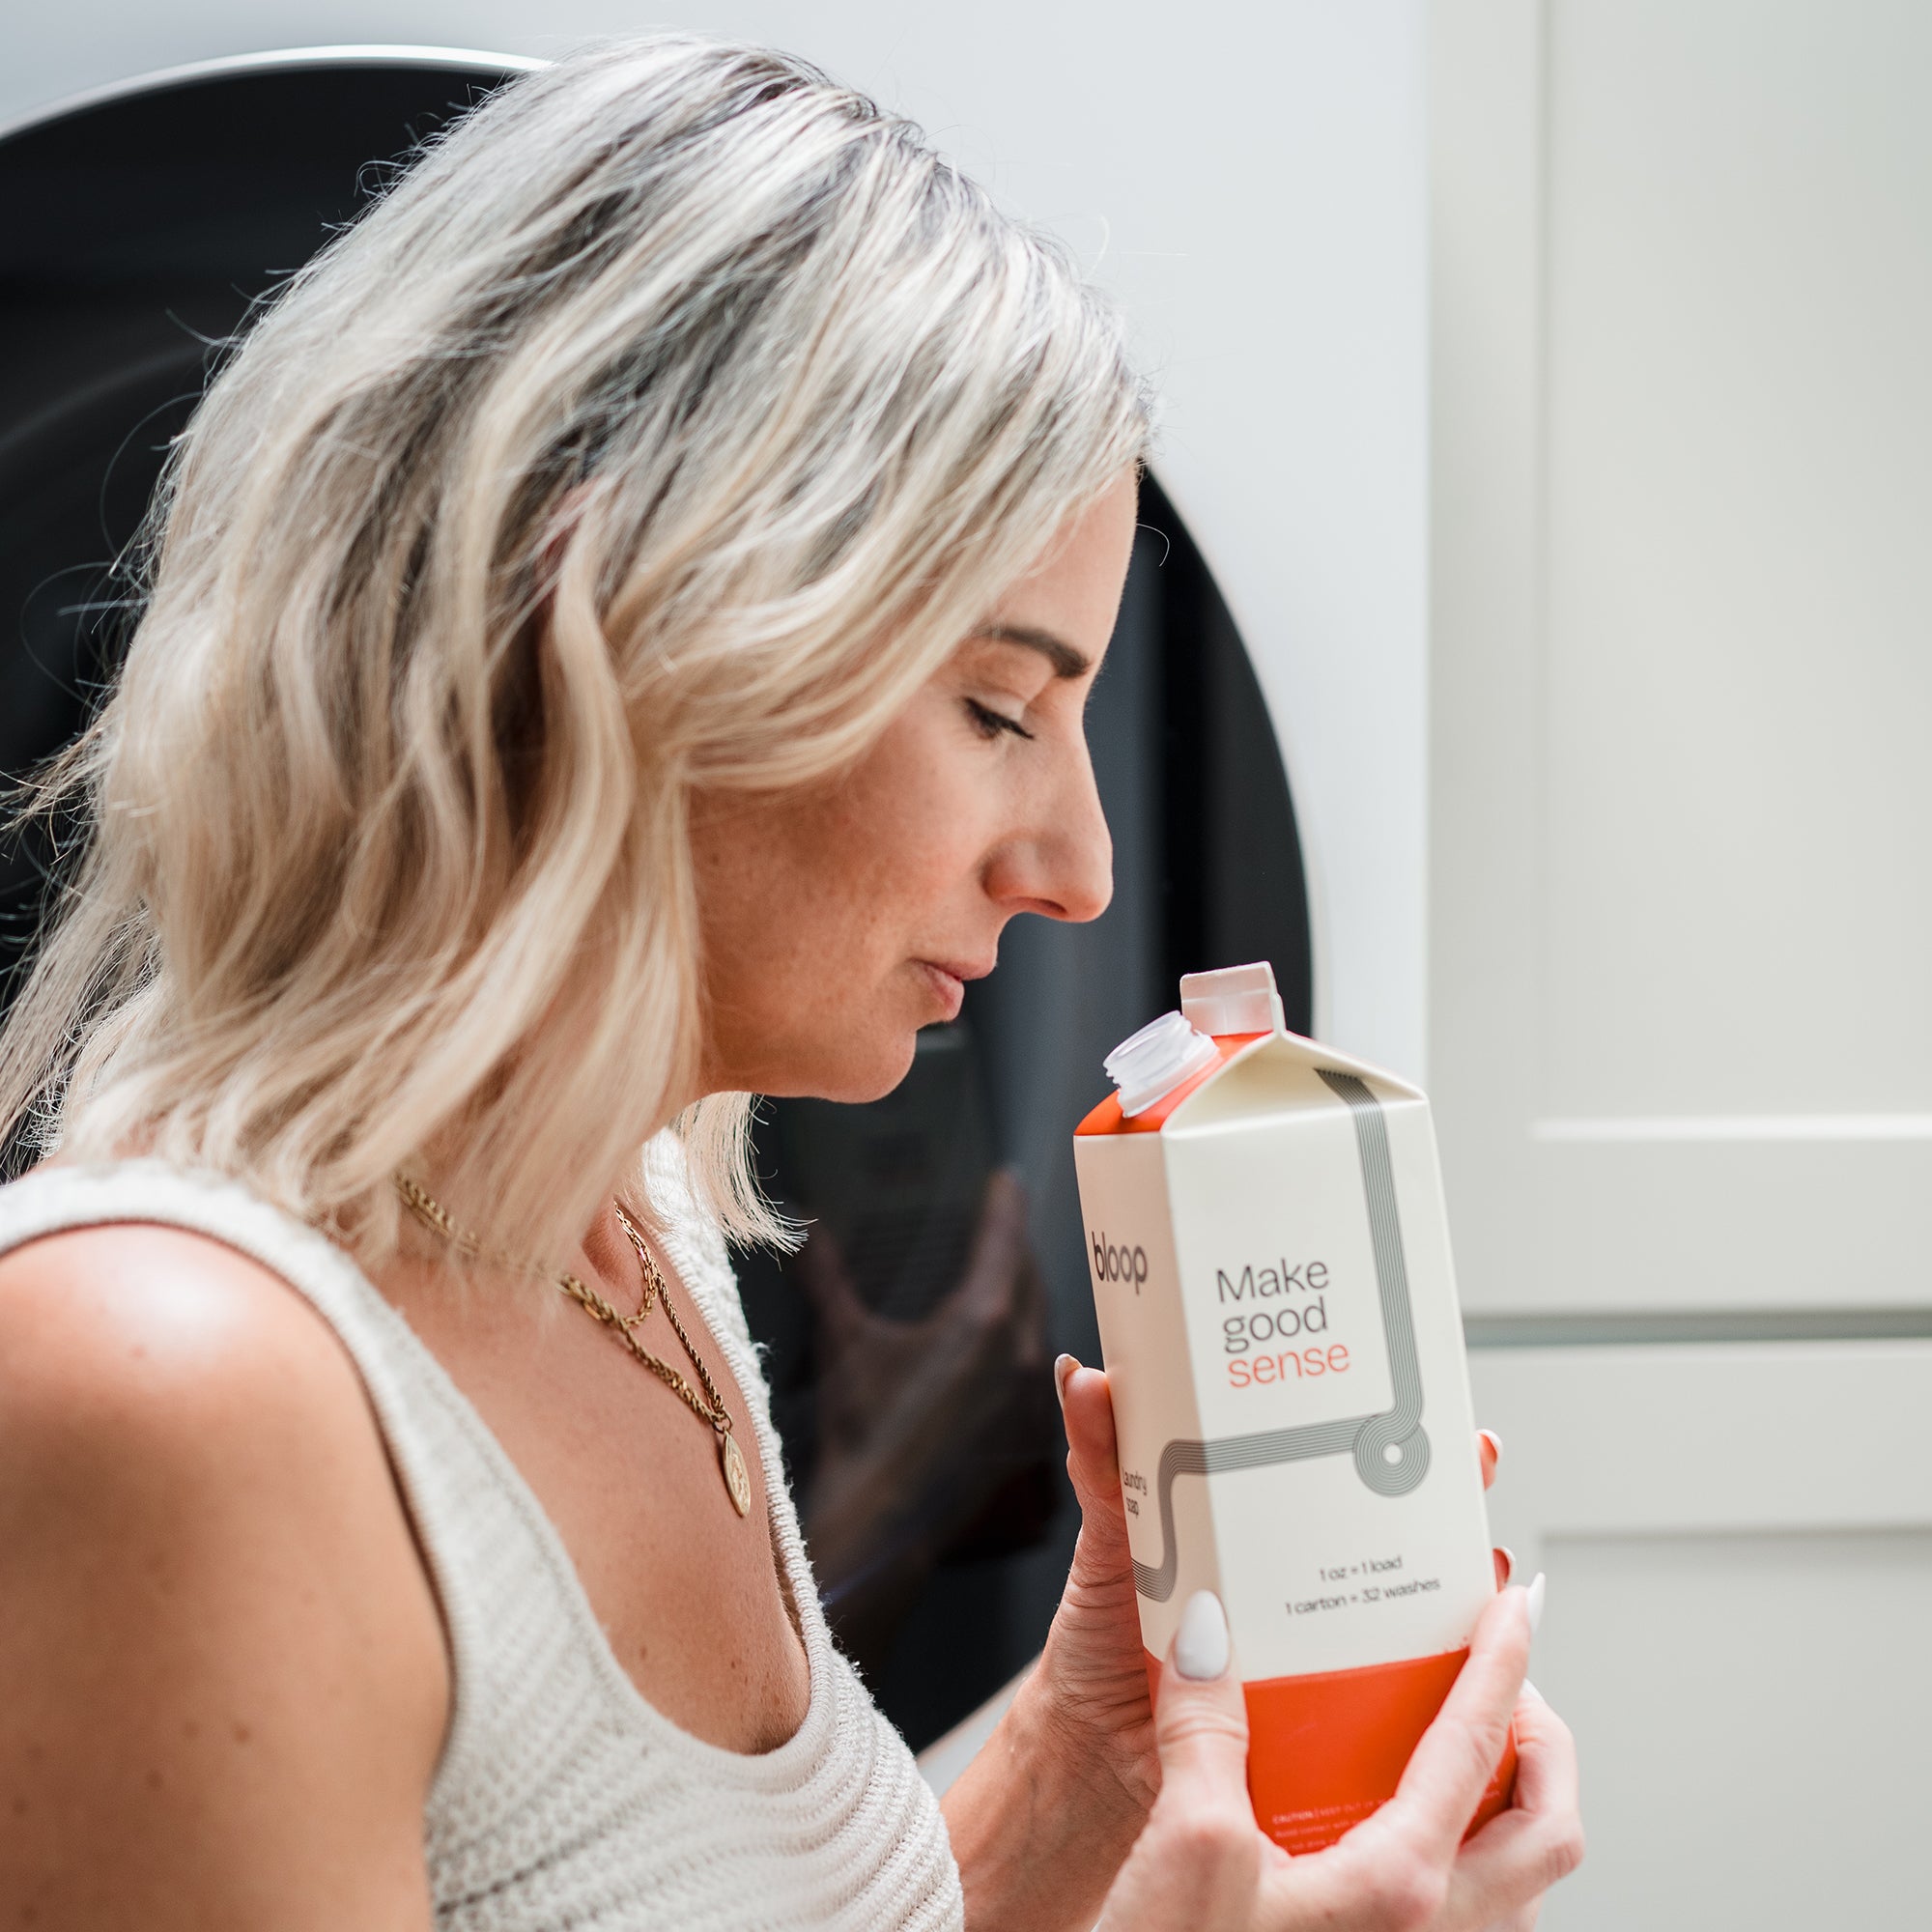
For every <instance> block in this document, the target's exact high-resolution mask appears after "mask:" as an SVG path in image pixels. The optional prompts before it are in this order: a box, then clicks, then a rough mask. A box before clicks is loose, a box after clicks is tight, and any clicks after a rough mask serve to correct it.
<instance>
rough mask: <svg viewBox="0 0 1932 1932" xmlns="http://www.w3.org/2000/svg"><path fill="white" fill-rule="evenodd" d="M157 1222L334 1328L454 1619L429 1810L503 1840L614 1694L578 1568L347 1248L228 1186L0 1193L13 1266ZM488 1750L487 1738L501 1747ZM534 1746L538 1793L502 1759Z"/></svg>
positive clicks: (123, 1181) (148, 1184) (65, 1183)
mask: <svg viewBox="0 0 1932 1932" xmlns="http://www.w3.org/2000/svg"><path fill="white" fill-rule="evenodd" d="M128 1222H145V1223H154V1224H158V1225H161V1226H165V1227H173V1228H184V1229H190V1230H192V1231H193V1232H195V1233H197V1234H202V1235H207V1236H212V1237H213V1239H215V1240H218V1241H220V1242H221V1243H222V1244H223V1245H224V1246H227V1247H231V1248H234V1249H236V1250H237V1251H238V1252H240V1253H241V1254H244V1255H248V1256H250V1257H251V1258H252V1259H254V1260H255V1261H258V1262H260V1263H261V1264H263V1266H265V1267H267V1268H270V1269H272V1270H273V1272H274V1273H276V1274H277V1275H279V1276H280V1277H281V1278H282V1279H283V1280H284V1281H286V1282H287V1283H288V1284H289V1285H290V1286H291V1287H292V1288H294V1289H295V1290H296V1291H297V1292H298V1293H300V1294H301V1295H302V1297H303V1298H304V1299H305V1300H306V1301H308V1303H309V1304H310V1305H311V1306H312V1307H313V1308H314V1309H315V1311H316V1312H317V1314H319V1315H320V1316H321V1317H322V1319H323V1320H324V1321H327V1323H328V1325H329V1327H330V1328H331V1329H333V1330H334V1332H335V1334H336V1335H337V1337H338V1338H339V1339H340V1341H341V1343H342V1346H343V1347H344V1348H345V1349H346V1350H348V1352H349V1355H350V1357H351V1359H352V1360H353V1361H354V1362H355V1367H356V1370H357V1372H358V1374H359V1375H360V1377H361V1379H362V1385H363V1387H364V1389H365V1390H366V1391H367V1394H368V1398H369V1403H370V1406H371V1407H372V1408H373V1409H374V1411H375V1414H376V1419H377V1422H378V1424H379V1426H380V1428H381V1430H382V1433H383V1436H384V1443H385V1444H386V1447H387V1450H388V1455H389V1460H390V1463H391V1466H392V1467H393V1468H394V1470H395V1473H396V1478H397V1482H398V1485H399V1487H400V1489H401V1491H402V1493H403V1496H404V1499H405V1502H406V1504H407V1506H408V1509H409V1512H410V1516H411V1518H412V1521H413V1523H414V1526H415V1531H416V1536H417V1540H418V1542H419V1544H420V1546H421V1548H422V1549H423V1552H424V1556H425V1558H426V1560H427V1563H428V1566H429V1571H430V1576H431V1578H432V1581H433V1582H434V1584H435V1587H436V1591H437V1595H438V1598H439V1600H440V1605H441V1608H442V1615H443V1622H444V1626H445V1629H446V1631H447V1634H448V1638H449V1645H450V1652H451V1678H452V1685H451V1694H452V1709H451V1712H450V1721H449V1728H448V1731H447V1733H446V1736H445V1739H444V1744H443V1752H442V1757H441V1761H440V1765H439V1768H438V1772H437V1776H436V1783H435V1787H434V1789H433V1791H432V1796H431V1801H430V1807H429V1826H430V1833H431V1836H432V1838H434V1837H435V1836H436V1835H437V1833H436V1823H437V1813H438V1804H437V1793H439V1792H441V1791H444V1790H448V1789H452V1788H454V1789H456V1790H460V1791H461V1792H462V1794H463V1797H462V1810H463V1812H464V1826H465V1834H466V1835H467V1834H468V1833H470V1832H476V1831H479V1830H480V1831H486V1832H487V1831H488V1830H489V1829H490V1826H491V1823H492V1820H491V1819H490V1818H489V1817H488V1816H487V1812H488V1811H489V1809H491V1808H492V1807H490V1806H489V1805H488V1804H487V1802H486V1803H485V1804H484V1805H483V1807H482V1813H483V1814H484V1815H479V1806H478V1801H479V1799H487V1794H488V1792H489V1791H490V1789H491V1787H492V1786H500V1787H502V1789H501V1796H502V1798H503V1800H504V1802H505V1804H513V1803H514V1802H515V1800H514V1796H513V1790H512V1788H511V1787H514V1786H517V1785H521V1784H522V1783H523V1781H524V1778H525V1777H527V1776H529V1775H530V1774H531V1773H535V1774H536V1775H537V1776H541V1775H542V1765H541V1760H542V1759H543V1758H544V1757H545V1755H546V1754H547V1752H546V1747H547V1746H548V1745H554V1748H556V1749H557V1750H558V1751H559V1752H560V1751H561V1750H562V1749H563V1748H564V1747H565V1743H566V1741H567V1740H568V1738H569V1737H570V1735H571V1733H572V1729H573V1724H574V1721H575V1720H576V1719H580V1718H581V1717H582V1708H583V1706H584V1704H586V1703H594V1702H596V1701H597V1700H599V1699H600V1698H601V1697H602V1696H603V1695H604V1694H605V1687H603V1686H602V1685H601V1684H600V1683H599V1682H598V1681H597V1680H598V1673H597V1672H596V1671H595V1670H594V1669H586V1668H585V1667H584V1663H585V1660H584V1658H583V1656H582V1648H583V1646H582V1641H581V1637H582V1633H581V1632H580V1631H579V1630H578V1628H577V1625H578V1619H577V1618H576V1617H575V1616H574V1615H572V1614H570V1609H571V1606H572V1600H574V1599H575V1598H576V1597H577V1596H578V1595H579V1594H580V1593H579V1591H578V1588H577V1585H576V1578H575V1574H574V1573H573V1572H571V1571H570V1570H569V1559H568V1557H567V1556H566V1555H565V1554H564V1552H563V1550H562V1547H561V1545H560V1544H559V1543H558V1542H557V1540H556V1537H555V1534H554V1530H553V1529H552V1528H551V1525H550V1524H549V1522H548V1520H546V1519H544V1517H543V1515H542V1513H541V1510H540V1509H538V1508H537V1506H536V1503H535V1499H534V1498H533V1497H532V1496H531V1495H530V1493H529V1492H528V1489H527V1487H526V1485H525V1484H524V1483H523V1481H522V1479H521V1478H520V1477H519V1476H518V1474H517V1473H516V1470H515V1467H514V1465H513V1464H511V1463H510V1462H509V1460H508V1458H507V1457H506V1456H505V1455H504V1453H503V1451H502V1449H501V1447H500V1446H499V1445H498V1444H497V1440H496V1438H495V1437H494V1436H493V1435H491V1434H490V1432H489V1430H488V1429H487V1428H486V1427H485V1426H484V1424H483V1422H482V1419H481V1418H480V1417H479V1416H478V1415H477V1414H476V1412H475V1410H474V1409H473V1408H472V1407H471V1406H470V1405H469V1402H468V1401H467V1400H466V1399H465V1397H464V1396H463V1394H462V1392H461V1391H460V1390H459V1389H458V1388H457V1387H456V1385H455V1383H454V1382H452V1381H451V1380H450V1378H449V1377H448V1375H447V1373H446V1372H445V1371H444V1369H443V1368H442V1365H441V1364H440V1362H438V1361H437V1359H436V1357H435V1356H434V1355H433V1354H431V1352H430V1351H429V1350H428V1349H427V1348H425V1347H424V1346H423V1344H422V1343H421V1342H420V1341H419V1340H418V1339H417V1338H416V1336H415V1334H414V1332H413V1331H412V1329H411V1327H410V1325H409V1323H408V1322H407V1321H404V1319H403V1318H402V1316H401V1315H400V1314H399V1313H398V1312H397V1311H396V1310H395V1309H394V1308H393V1307H391V1306H390V1304H389V1303H388V1302H387V1301H385V1300H384V1298H383V1296H382V1294H381V1293H379V1292H378V1291H377V1290H376V1288H375V1287H374V1285H373V1284H372V1283H371V1282H370V1281H369V1279H368V1277H367V1276H366V1275H364V1274H363V1273H362V1271H361V1269H360V1268H358V1267H357V1266H356V1265H355V1262H354V1261H353V1260H351V1259H350V1257H349V1256H348V1255H346V1254H345V1253H344V1252H343V1251H342V1250H341V1249H340V1248H338V1247H336V1246H334V1244H333V1243H331V1242H330V1241H328V1240H327V1239H325V1238H324V1237H323V1236H321V1235H319V1234H317V1233H316V1231H315V1230H314V1229H312V1228H309V1227H307V1226H305V1225H304V1224H303V1223H301V1222H299V1221H298V1220H296V1219H294V1218H293V1217H292V1216H290V1215H288V1214H285V1213H283V1212H282V1211H281V1210H280V1209H278V1208H273V1207H271V1206H270V1204H269V1203H268V1202H266V1201H263V1200H261V1199H260V1198H259V1197H257V1196H256V1195H254V1194H252V1193H250V1192H249V1191H248V1190H247V1189H246V1188H244V1187H242V1186H241V1184H240V1183H238V1182H236V1181H234V1180H230V1179H226V1178H224V1177H221V1176H217V1175H211V1174H205V1173H194V1172H186V1171H184V1170H182V1169H180V1168H176V1167H172V1166H169V1165H168V1164H167V1163H165V1162H162V1161H156V1160H129V1161H117V1162H113V1163H109V1164H103V1165H98V1166H81V1165H76V1166H72V1167H65V1166H52V1167H45V1168H41V1169H39V1170H37V1171H36V1172H34V1173H33V1174H31V1175H28V1176H27V1177H25V1178H24V1179H21V1180H18V1181H15V1182H14V1183H13V1184H12V1185H11V1186H8V1187H4V1188H0V1254H4V1253H6V1252H7V1251H8V1250H9V1249H12V1248H16V1247H19V1246H21V1245H22V1244H24V1243H25V1242H28V1241H31V1240H35V1239H38V1238H39V1237H41V1236H44V1235H51V1234H56V1233H59V1232H62V1231H64V1230H68V1229H73V1228H81V1227H98V1226H104V1225H108V1224H113V1223H128ZM486 1733H487V1737H486V1735H485V1734H486ZM505 1737H508V1738H514V1739H516V1740H518V1742H519V1746H520V1752H519V1755H520V1756H521V1757H522V1758H523V1762H522V1764H521V1765H520V1766H519V1767H518V1769H519V1771H520V1773H521V1774H522V1776H517V1777H513V1778H508V1779H506V1778H505V1777H504V1772H505V1771H506V1769H508V1768H507V1767H505V1766H504V1765H502V1763H501V1762H500V1752H499V1749H498V1748H493V1747H492V1741H496V1744H497V1746H498V1747H499V1746H500V1741H501V1740H502V1739H503V1738H505Z"/></svg>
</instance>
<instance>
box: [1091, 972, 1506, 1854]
mask: <svg viewBox="0 0 1932 1932" xmlns="http://www.w3.org/2000/svg"><path fill="white" fill-rule="evenodd" d="M1181 991H1182V995H1183V1002H1182V1011H1181V1015H1180V1016H1179V1018H1177V1016H1175V1015H1169V1016H1168V1017H1167V1019H1166V1020H1165V1021H1162V1022H1156V1025H1155V1027H1154V1028H1150V1029H1148V1030H1146V1031H1145V1032H1144V1033H1143V1034H1142V1035H1137V1036H1136V1037H1135V1039H1134V1040H1132V1041H1129V1042H1127V1043H1126V1045H1125V1046H1123V1047H1122V1049H1121V1050H1120V1052H1119V1053H1117V1054H1116V1055H1114V1056H1112V1057H1110V1060H1109V1063H1108V1064H1109V1070H1110V1071H1112V1072H1114V1073H1115V1075H1116V1078H1117V1080H1119V1081H1120V1082H1121V1086H1122V1091H1121V1093H1120V1094H1117V1095H1116V1096H1114V1097H1112V1098H1110V1099H1108V1100H1105V1101H1103V1102H1102V1103H1101V1104H1100V1106H1099V1107H1097V1108H1095V1109H1094V1112H1093V1113H1092V1114H1091V1115H1090V1116H1089V1117H1088V1118H1087V1119H1086V1120H1085V1121H1084V1122H1082V1123H1081V1125H1080V1128H1079V1130H1078V1132H1077V1133H1076V1135H1075V1137H1074V1143H1073V1146H1074V1162H1075V1167H1076V1169H1077V1172H1078V1176H1079V1182H1080V1201H1081V1208H1082V1211H1083V1214H1084V1218H1085V1221H1086V1232H1087V1242H1088V1262H1089V1267H1090V1269H1091V1271H1092V1274H1093V1279H1094V1303H1095V1306H1096V1309H1097V1311H1098V1315H1099V1324H1100V1340H1101V1347H1102V1350H1103V1351H1104V1356H1105V1363H1106V1368H1107V1373H1108V1378H1109V1381H1110V1383H1111V1386H1112V1389H1113V1400H1114V1416H1115V1423H1116V1427H1117V1431H1118V1435H1119V1441H1120V1456H1121V1476H1122V1487H1123V1492H1124V1497H1125V1503H1126V1509H1127V1535H1128V1542H1129V1545H1130V1547H1131V1548H1132V1552H1133V1558H1134V1578H1135V1582H1136V1584H1137V1586H1138V1589H1139V1592H1140V1610H1141V1632H1142V1636H1143V1640H1144V1642H1145V1645H1146V1648H1147V1651H1148V1653H1149V1659H1150V1669H1151V1673H1152V1674H1154V1675H1156V1676H1157V1673H1158V1664H1157V1662H1155V1660H1158V1659H1159V1658H1161V1657H1162V1656H1164V1655H1165V1653H1166V1651H1167V1647H1168V1643H1169V1641H1170V1639H1171V1638H1172V1636H1173V1634H1174V1632H1175V1628H1176V1626H1177V1625H1178V1623H1179V1618H1180V1613H1181V1610H1182V1608H1183V1606H1184V1605H1185V1604H1186V1602H1187V1600H1188V1598H1189V1597H1190V1596H1191V1595H1192V1594H1193V1593H1194V1592H1195V1591H1196V1590H1202V1589H1210V1590H1214V1591H1216V1592H1217V1593H1218V1594H1219V1595H1220V1597H1221V1600H1222V1602H1223V1603H1224V1605H1226V1607H1227V1611H1228V1619H1229V1624H1230V1627H1231V1629H1232V1632H1233V1635H1234V1643H1235V1657H1236V1664H1237V1667H1238V1668H1239V1670H1240V1672H1241V1676H1242V1680H1243V1683H1244V1686H1245V1689H1246V1692H1247V1702H1248V1710H1249V1719H1250V1726H1251V1734H1252V1741H1251V1745H1250V1759H1249V1783H1250V1788H1251V1791H1252V1793H1253V1796H1254V1799H1255V1809H1256V1816H1257V1817H1258V1818H1259V1819H1260V1821H1261V1823H1262V1825H1263V1827H1264V1829H1265V1830H1267V1831H1268V1832H1269V1833H1271V1834H1272V1835H1273V1836H1274V1837H1275V1838H1276V1839H1277V1840H1278V1841H1279V1842H1280V1843H1282V1844H1283V1845H1285V1846H1286V1847H1287V1848H1288V1849H1289V1850H1291V1851H1305V1850H1310V1849H1313V1848H1315V1847H1316V1846H1319V1845H1321V1844H1326V1843H1329V1842H1332V1840H1333V1839H1335V1838H1336V1837H1339V1836H1340V1835H1341V1833H1343V1832H1344V1831H1346V1830H1347V1829H1348V1828H1349V1826H1350V1825H1352V1824H1354V1823H1355V1822H1356V1821H1357V1820H1358V1819H1360V1818H1362V1817H1364V1816H1366V1815H1367V1814H1368V1813H1369V1812H1370V1811H1372V1810H1374V1809H1375V1808H1376V1806H1377V1805H1378V1804H1380V1803H1382V1802H1383V1801H1384V1800H1385V1799H1386V1798H1388V1797H1389V1796H1390V1795H1391V1794H1392V1793H1393V1791H1394V1789H1395V1785H1396V1782H1397V1780H1398V1779H1399V1778H1400V1776H1401V1774H1402V1770H1403V1767H1404V1766H1405V1765H1406V1762H1407V1759H1408V1756H1409V1753H1410V1751H1411V1750H1412V1748H1413V1747H1414V1745H1415V1742H1416V1739H1417V1738H1418V1737H1419V1736H1420V1735H1421V1733H1422V1731H1423V1730H1424V1729H1425V1728H1426V1727H1427V1725H1428V1723H1429V1721H1430V1719H1432V1718H1433V1717H1434V1716H1435V1712H1436V1710H1437V1709H1438V1708H1439V1707H1440V1704H1441V1701H1442V1698H1443V1697H1444V1696H1445V1695H1446V1694H1447V1691H1448V1689H1449V1686H1450V1685H1451V1684H1452V1683H1453V1682H1454V1680H1455V1676H1456V1673H1457V1671H1458V1670H1459V1669H1460V1668H1461V1666H1462V1662H1463V1657H1464V1655H1465V1654H1466V1645H1467V1642H1468V1637H1469V1633H1470V1630H1471V1628H1472V1627H1473V1625H1474V1623H1475V1621H1476V1618H1477V1616H1478V1615H1479V1614H1480V1613H1481V1611H1482V1608H1483V1605H1485V1604H1486V1603H1487V1602H1488V1601H1489V1599H1490V1598H1491V1597H1492V1595H1493V1594H1494V1591H1495V1587H1496V1586H1495V1575H1494V1569H1493V1564H1492V1556H1491V1547H1490V1533H1489V1523H1488V1517H1487V1512H1486V1510H1485V1507H1484V1499H1483V1486H1482V1473H1481V1466H1480V1463H1479V1460H1478V1451H1477V1447H1476V1440H1475V1425H1474V1420H1473V1417H1472V1415H1471V1413H1470V1404H1469V1387H1468V1372H1467V1366H1466V1362H1465V1360H1464V1355H1463V1330H1462V1320H1461V1316H1460V1313H1459V1310H1458V1308H1457V1302H1456V1285H1455V1277H1454V1273H1453V1270H1452V1266H1451V1263H1450V1254H1449V1234H1448V1225H1447V1221H1446V1218H1445V1216H1444V1212H1443V1206H1442V1187H1441V1179H1440V1175H1439V1171H1438V1168H1437V1164H1436V1157H1435V1133H1434V1130H1433V1128H1432V1126H1431V1123H1430V1118H1429V1103H1428V1101H1427V1100H1426V1099H1425V1098H1424V1096H1423V1095H1422V1094H1420V1093H1419V1092H1417V1091H1416V1090H1415V1089H1414V1088H1413V1087H1410V1086H1407V1085H1406V1084H1405V1083H1403V1082H1401V1081H1399V1080H1396V1079H1394V1078H1393V1077H1391V1076H1390V1075H1388V1074H1386V1073H1382V1072H1379V1071H1378V1070H1377V1069H1375V1068H1373V1067H1370V1066H1366V1065H1363V1064H1362V1063H1360V1062H1358V1061H1355V1060H1351V1059H1350V1058H1349V1057H1348V1056H1347V1055H1344V1054H1338V1053H1336V1052H1334V1051H1332V1050H1331V1049H1329V1048H1326V1047H1322V1046H1318V1045H1317V1044H1316V1043H1315V1042H1314V1041H1312V1040H1307V1039H1303V1038H1301V1037H1298V1036H1296V1035H1293V1034H1290V1033H1288V1032H1287V1031H1286V1030H1285V1029H1284V1028H1283V1027H1282V1026H1281V1024H1280V1011H1281V1008H1280V1002H1279V1000H1278V999H1277V998H1276V997H1275V993H1274V980H1273V974H1272V973H1271V972H1270V970H1269V969H1268V968H1267V967H1266V966H1250V967H1236V968H1232V969H1229V970H1228V971H1227V972H1225V973H1217V974H1197V975H1192V976H1190V977H1189V978H1188V979H1186V980H1182V981H1181ZM1181 1019H1185V1020H1186V1021H1188V1022H1190V1023H1191V1024H1190V1025H1187V1026H1183V1025H1181V1024H1180V1020H1181ZM1513 1770H1514V1764H1513V1758H1511V1759H1508V1760H1506V1761H1505V1764H1504V1765H1503V1766H1502V1767H1501V1768H1500V1769H1499V1772H1498V1778H1497V1781H1496V1783H1495V1784H1494V1785H1492V1791H1491V1793H1490V1796H1489V1798H1488V1799H1487V1800H1486V1802H1485V1807H1484V1810H1483V1811H1482V1812H1481V1813H1479V1814H1478V1815H1479V1819H1480V1818H1481V1817H1486V1816H1488V1815H1490V1813H1491V1812H1492V1811H1493V1810H1494V1809H1496V1808H1498V1807H1499V1806H1500V1805H1501V1804H1502V1803H1503V1802H1504V1800H1505V1795H1506V1790H1507V1783H1508V1778H1509V1776H1511V1775H1512V1774H1513Z"/></svg>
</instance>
